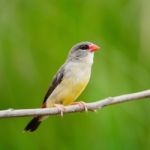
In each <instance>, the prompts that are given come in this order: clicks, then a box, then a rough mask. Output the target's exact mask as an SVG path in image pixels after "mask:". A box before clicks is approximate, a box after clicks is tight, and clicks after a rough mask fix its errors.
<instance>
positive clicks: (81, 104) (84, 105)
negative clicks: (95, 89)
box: [72, 101, 88, 111]
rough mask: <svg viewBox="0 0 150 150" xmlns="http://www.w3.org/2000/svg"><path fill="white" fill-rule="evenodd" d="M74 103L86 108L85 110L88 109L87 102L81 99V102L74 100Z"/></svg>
mask: <svg viewBox="0 0 150 150" xmlns="http://www.w3.org/2000/svg"><path fill="white" fill-rule="evenodd" d="M72 105H79V106H80V108H84V110H85V111H88V108H87V105H86V103H85V102H83V101H80V102H73V103H72Z"/></svg>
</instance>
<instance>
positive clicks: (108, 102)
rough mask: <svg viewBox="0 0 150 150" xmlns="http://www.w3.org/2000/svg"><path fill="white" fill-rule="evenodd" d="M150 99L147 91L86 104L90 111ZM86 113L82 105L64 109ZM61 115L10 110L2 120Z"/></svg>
mask: <svg viewBox="0 0 150 150" xmlns="http://www.w3.org/2000/svg"><path fill="white" fill-rule="evenodd" d="M149 97H150V90H145V91H142V92H137V93H131V94H125V95H121V96H116V97H109V98H106V99H103V100H98V101H96V102H92V103H86V104H85V105H86V107H87V109H88V110H93V111H94V110H96V109H100V108H102V107H105V106H109V105H112V104H117V103H123V102H127V101H133V100H140V99H143V98H149ZM81 111H85V108H84V107H81V106H80V105H70V106H66V107H65V109H64V113H72V112H81ZM57 114H60V112H59V110H58V109H57V108H39V109H18V110H14V109H8V110H1V111H0V118H9V117H25V116H36V115H57Z"/></svg>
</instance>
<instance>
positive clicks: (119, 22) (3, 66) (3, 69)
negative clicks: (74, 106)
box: [0, 0, 150, 150]
mask: <svg viewBox="0 0 150 150" xmlns="http://www.w3.org/2000/svg"><path fill="white" fill-rule="evenodd" d="M149 13H150V2H149V1H148V0H116V1H114V0H59V1H56V0H43V1H41V0H13V1H12V0H0V109H8V108H16V109H20V108H37V107H39V106H40V105H41V103H42V100H43V96H44V94H45V92H46V90H47V88H48V85H49V83H50V81H51V78H52V76H53V75H54V74H55V72H56V71H57V69H58V68H59V67H60V65H61V64H62V63H63V62H64V61H65V59H66V56H67V54H68V51H69V49H70V48H71V47H72V46H73V45H74V44H76V43H77V42H80V41H92V42H95V43H97V44H98V45H100V46H101V51H99V52H97V53H96V55H95V59H94V66H93V70H92V77H91V80H90V83H89V85H88V87H87V88H86V90H85V91H84V93H83V94H82V95H81V96H80V98H79V100H84V101H86V102H90V101H96V100H98V99H103V98H105V97H109V96H116V95H121V94H125V93H131V92H137V91H142V90H146V89H149V87H150V65H149V64H150V58H149V56H150V49H149V47H150V41H149V39H150V21H149V20H150V18H149ZM149 115H150V103H149V100H148V99H147V100H143V101H135V102H130V103H124V104H118V105H113V106H109V107H106V108H104V109H102V110H99V111H98V112H97V113H92V112H87V113H75V114H68V115H65V116H64V117H63V118H61V117H59V116H52V117H50V118H49V119H47V120H46V121H45V122H44V123H43V124H42V125H41V126H40V128H39V129H38V130H37V131H36V132H34V133H31V134H30V133H23V132H22V131H23V128H24V127H25V125H26V124H27V122H28V121H29V119H30V118H29V117H26V118H12V119H1V120H0V150H8V149H11V150H27V149H28V150H41V149H44V150H45V149H53V150H55V149H58V150H59V149H61V150H83V149H86V150H98V149H101V150H104V149H105V150H126V149H128V150H134V149H135V150H149V149H150V117H149Z"/></svg>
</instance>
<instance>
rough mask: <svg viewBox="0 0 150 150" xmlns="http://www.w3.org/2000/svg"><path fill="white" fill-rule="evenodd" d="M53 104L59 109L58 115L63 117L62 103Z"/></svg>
mask: <svg viewBox="0 0 150 150" xmlns="http://www.w3.org/2000/svg"><path fill="white" fill-rule="evenodd" d="M54 106H55V107H56V108H57V109H58V110H59V112H60V116H62V117H63V115H64V110H65V108H64V105H61V104H54Z"/></svg>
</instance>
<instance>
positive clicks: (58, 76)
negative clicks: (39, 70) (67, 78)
mask: <svg viewBox="0 0 150 150" xmlns="http://www.w3.org/2000/svg"><path fill="white" fill-rule="evenodd" d="M63 77H64V68H63V67H62V68H61V69H60V70H58V72H57V74H56V75H55V76H54V78H53V80H52V83H51V86H50V87H49V89H48V91H47V92H46V94H45V97H44V101H43V104H44V103H45V102H46V100H47V99H48V97H49V96H50V95H51V93H52V92H53V91H54V90H55V88H56V87H57V86H58V85H59V84H60V83H61V81H62V79H63Z"/></svg>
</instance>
